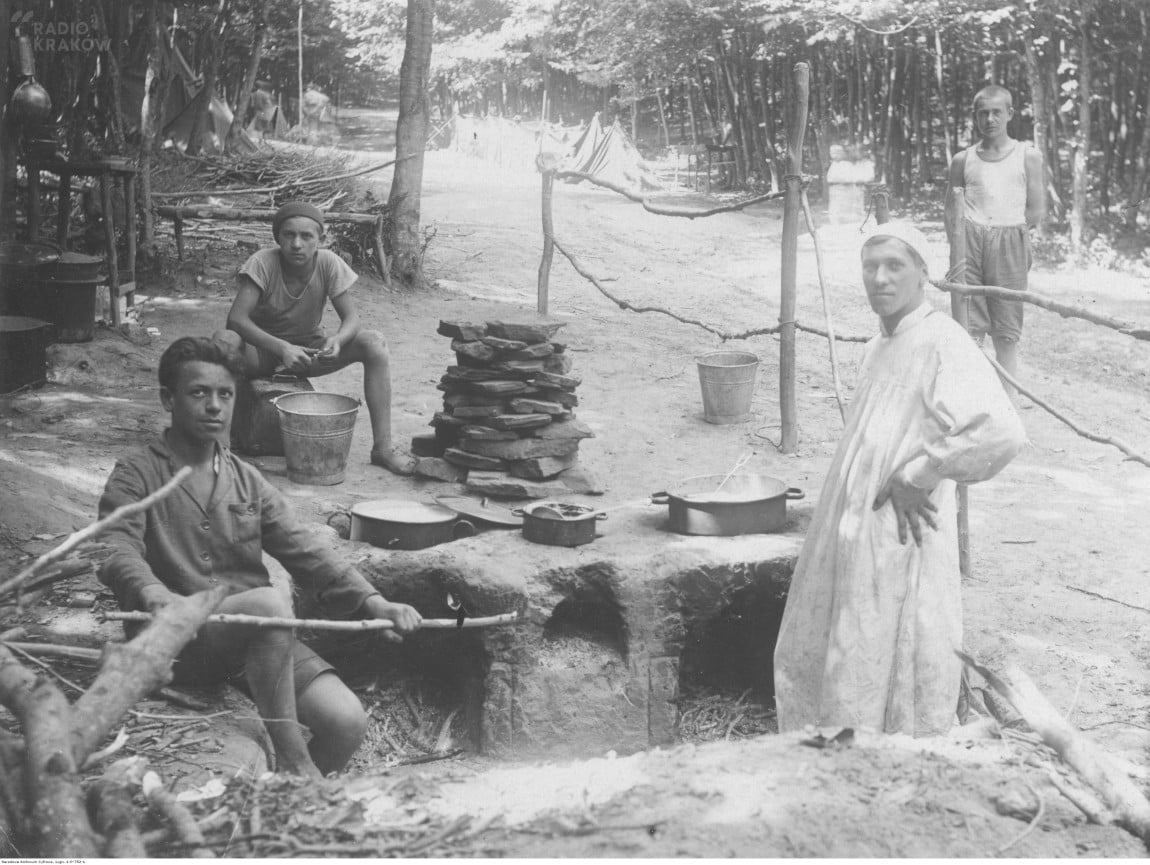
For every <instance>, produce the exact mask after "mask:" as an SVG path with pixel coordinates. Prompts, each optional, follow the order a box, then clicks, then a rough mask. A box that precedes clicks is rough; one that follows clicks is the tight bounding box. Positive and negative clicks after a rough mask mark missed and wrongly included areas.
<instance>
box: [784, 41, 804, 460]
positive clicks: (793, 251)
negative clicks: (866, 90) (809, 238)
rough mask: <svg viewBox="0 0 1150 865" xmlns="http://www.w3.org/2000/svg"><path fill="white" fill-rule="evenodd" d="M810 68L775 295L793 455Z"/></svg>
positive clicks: (797, 125) (799, 111) (793, 148)
mask: <svg viewBox="0 0 1150 865" xmlns="http://www.w3.org/2000/svg"><path fill="white" fill-rule="evenodd" d="M810 77H811V76H810V67H809V66H807V64H806V63H796V64H795V69H794V82H795V101H794V103H793V105H792V107H791V121H790V123H789V124H788V129H787V139H788V140H787V176H786V178H784V182H785V184H786V197H785V198H784V199H783V242H782V247H783V248H782V275H781V278H780V282H781V286H780V294H779V414H780V423H781V427H782V431H781V433H780V441H779V449H780V450H781V451H782V452H783V453H785V454H793V453H794V452H795V451H796V450H797V449H798V444H799V434H798V418H797V417H796V415H797V414H798V409H797V401H796V399H795V306H796V295H797V291H796V284H797V283H796V274H797V269H798V241H799V219H800V217H801V214H802V201H801V195H802V189H803V178H802V170H803V138H804V136H805V135H806V129H807V109H808V105H807V103H808V101H809V98H810Z"/></svg>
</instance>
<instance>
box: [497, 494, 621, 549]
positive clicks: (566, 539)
mask: <svg viewBox="0 0 1150 865" xmlns="http://www.w3.org/2000/svg"><path fill="white" fill-rule="evenodd" d="M512 513H513V514H515V515H516V516H522V517H523V537H525V538H527V540H529V541H532V542H533V543H536V544H547V545H548V546H552V547H578V546H581V545H582V544H589V543H591V541H593V540H595V523H596V522H598V521H599V520H602V519H606V518H607V515H606V514H604V513H602V512H601V511H597V510H595V508H589V507H586V506H584V505H571V504H567V503H566V502H535V503H534V504H530V505H525V506H524V507H522V508H516V509H515V510H514V511H512Z"/></svg>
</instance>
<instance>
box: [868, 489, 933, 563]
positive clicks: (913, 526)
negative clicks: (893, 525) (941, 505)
mask: <svg viewBox="0 0 1150 865" xmlns="http://www.w3.org/2000/svg"><path fill="white" fill-rule="evenodd" d="M888 499H889V500H890V504H891V507H893V508H894V516H895V519H896V520H898V542H899V543H900V544H905V543H906V530H907V528H908V527H909V528H910V533H911V535H912V536H913V537H914V542H915V545H916V546H919V547H921V546H922V525H921V524H920V521H921V522H923V523H926V524H927V525H928V526H930V527H931V528H932V529H935V530H937V529H938V523H936V522H935V521H934V516H933V515H934V514H936V513H937V512H938V508H936V507H935V506H934V504H933V503H932V502H931V500H930V490H923V489H919V488H918V487H916V486H914V485H913V484H909V483H907V482H906V481H905V480H903V479H902V477H900V476H899V474H898V472H895V474H893V475H892V476H891V479H890V480H889V481H887V482H886V485H885V486H884V487H883V488H882V489H881V490H879V493H878V496H877V497H876V498H875V500H874V509H875V510H876V511H877V510H879V509H880V508H881V507H882V506H883V505H885V504H886V503H887V500H888Z"/></svg>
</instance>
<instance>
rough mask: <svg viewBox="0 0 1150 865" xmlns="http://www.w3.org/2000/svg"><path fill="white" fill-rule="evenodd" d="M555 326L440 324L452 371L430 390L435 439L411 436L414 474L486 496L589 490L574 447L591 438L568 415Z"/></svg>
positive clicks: (572, 379) (570, 404) (566, 370)
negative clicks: (435, 406) (437, 404)
mask: <svg viewBox="0 0 1150 865" xmlns="http://www.w3.org/2000/svg"><path fill="white" fill-rule="evenodd" d="M562 326H563V325H562V324H561V323H530V324H514V323H509V322H501V321H489V322H487V323H486V324H473V323H471V322H461V321H441V322H440V323H439V329H438V332H439V333H440V334H442V335H444V336H447V337H450V338H451V350H452V351H454V352H455V357H456V364H454V365H451V366H449V367H448V368H447V372H446V373H445V374H444V376H443V377H442V379H440V382H439V385H438V388H439V389H440V390H441V391H443V393H444V397H443V409H442V411H439V412H436V413H435V417H434V418H433V419H432V420H431V425H432V426H433V427H434V428H435V432H434V434H428V435H422V436H416V437H415V438H414V439H413V440H412V452H413V453H414V454H415V455H416V456H417V457H419V458H420V459H419V462H418V464H417V467H416V470H415V472H416V474H418V475H420V476H422V477H427V478H434V479H438V480H446V481H459V482H462V481H466V484H467V487H468V489H470V490H472V491H474V492H477V493H481V494H483V495H485V496H493V497H503V498H543V497H546V496H550V495H555V494H561V493H564V492H569V491H571V490H575V491H578V492H591V491H593V490H591V489H589V484H588V481H587V476H586V474H585V473H584V472H581V471H579V470H578V469H577V463H578V458H579V457H578V451H579V443H580V441H581V440H583V439H585V438H589V437H591V436H592V435H593V433H592V432H591V429H590V427H588V426H587V425H586V424H584V423H583V422H581V421H579V420H578V419H576V417H575V413H574V408H575V406H577V405H578V404H579V397H578V396H577V395H576V393H575V390H576V388H577V387H578V386H579V385H580V384H581V383H582V380H581V379H580V378H579V377H577V376H574V375H572V374H571V371H572V362H571V357H570V355H569V354H568V353H567V350H566V346H565V345H564V344H563V343H561V342H554V341H553V337H554V336H555V333H556V332H557V331H558V330H559V328H561V327H562Z"/></svg>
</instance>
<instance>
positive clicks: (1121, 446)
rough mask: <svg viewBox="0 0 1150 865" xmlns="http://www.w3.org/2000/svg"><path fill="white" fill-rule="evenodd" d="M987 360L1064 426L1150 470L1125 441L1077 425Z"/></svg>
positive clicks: (1013, 385)
mask: <svg viewBox="0 0 1150 865" xmlns="http://www.w3.org/2000/svg"><path fill="white" fill-rule="evenodd" d="M987 360H988V361H990V365H991V366H993V367H994V368H995V369H996V370H997V371H998V375H999V376H1000V377H1001V378H1002V380H1003V381H1005V382H1006V383H1007V384H1009V385H1011V386H1012V387H1013V388H1014V389H1015V390H1017V391H1018V392H1019V393H1020V394H1022V395H1023V396H1025V397H1029V398H1030V399H1031V400H1033V401H1034V404H1035V405H1037V406H1039V407H1040V408H1042V409H1044V410H1045V411H1047V412H1048V413H1050V414H1052V415H1054V417H1056V418H1058V419H1059V420H1060V421H1062V422H1063V423H1064V424H1066V425H1067V426H1068V427H1070V428H1071V429H1072V430H1074V431H1075V432H1076V433H1078V435H1080V436H1081V437H1082V438H1084V439H1089V440H1090V441H1092V442H1098V443H1099V444H1104V445H1111V446H1112V447H1116V448H1118V450H1120V451H1122V453H1124V454H1126V458H1127V459H1130V460H1133V461H1134V462H1138V463H1142V465H1144V466H1147V467H1148V468H1150V458H1148V457H1145V456H1143V455H1142V454H1140V453H1138V452H1137V451H1136V450H1134V449H1133V448H1131V447H1130V445H1128V444H1126V443H1125V442H1124V441H1122V440H1120V439H1116V438H1114V437H1113V436H1104V435H1101V434H1099V433H1095V432H1091V431H1090V430H1087V429H1083V428H1082V427H1080V426H1079V425H1078V424H1076V423H1075V422H1074V421H1072V420H1071V419H1070V418H1068V417H1067V416H1066V415H1064V414H1062V412H1060V411H1058V410H1057V409H1056V408H1054V407H1053V406H1052V405H1050V403H1048V402H1046V400H1044V399H1042V398H1041V397H1038V396H1035V394H1034V393H1033V391H1030V390H1027V389H1026V388H1025V387H1023V386H1022V385H1021V384H1019V383H1018V379H1016V378H1015V377H1014V376H1012V375H1011V374H1010V373H1008V372H1007V371H1006V370H1005V369H1003V368H1002V365H1001V364H999V363H998V361H996V360H995V359H994V358H992V357H987Z"/></svg>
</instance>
